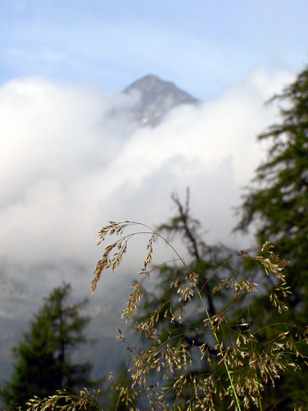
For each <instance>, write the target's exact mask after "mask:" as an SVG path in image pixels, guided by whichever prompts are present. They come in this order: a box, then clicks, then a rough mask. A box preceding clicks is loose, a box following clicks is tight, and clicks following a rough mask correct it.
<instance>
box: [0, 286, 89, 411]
mask: <svg viewBox="0 0 308 411" xmlns="http://www.w3.org/2000/svg"><path fill="white" fill-rule="evenodd" d="M70 294H71V286H70V285H69V284H64V285H63V286H61V287H58V288H55V289H54V290H53V291H52V293H51V294H50V295H49V297H48V298H45V299H44V304H43V306H42V308H41V309H40V311H39V313H38V314H37V315H35V316H34V319H33V320H32V321H31V324H30V329H29V331H28V332H26V333H25V334H24V337H23V340H22V341H21V342H20V343H19V344H18V346H17V347H15V348H14V350H13V354H14V357H15V358H16V363H15V366H14V372H13V375H12V380H11V381H10V382H7V383H6V384H5V385H4V386H3V387H1V391H0V393H1V396H2V398H3V401H4V403H5V405H6V407H7V409H16V408H17V407H19V406H21V407H25V404H26V402H27V401H28V400H29V399H30V398H32V397H33V396H34V395H36V396H39V397H42V398H43V397H46V396H48V395H52V394H55V392H56V390H57V389H60V388H65V389H67V390H69V391H73V390H74V389H78V388H81V387H83V386H87V387H89V386H92V385H93V381H92V380H91V379H90V371H91V367H92V366H91V365H90V364H89V363H82V364H74V363H72V362H71V358H70V357H71V353H72V351H73V350H74V349H75V348H77V347H78V345H79V344H80V343H83V342H85V341H86V338H85V335H84V329H85V327H86V325H87V323H88V321H89V320H88V318H87V317H84V316H81V315H80V309H81V308H82V307H83V306H84V305H85V304H86V300H84V301H81V302H79V303H77V304H72V303H70V302H69V301H68V300H69V297H70Z"/></svg>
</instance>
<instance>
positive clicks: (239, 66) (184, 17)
mask: <svg viewBox="0 0 308 411" xmlns="http://www.w3.org/2000/svg"><path fill="white" fill-rule="evenodd" d="M307 16H308V3H307V1H305V0H255V1H254V0H251V1H249V0H248V1H247V0H243V1H242V0H234V1H229V0H226V1H213V0H202V1H200V0H198V1H194V2H188V1H179V0H164V1H162V0H143V1H141V0H126V1H124V0H118V1H109V0H108V1H106V0H100V1H99V0H88V1H83V0H66V1H63V0H14V1H12V0H1V1H0V27H1V28H0V30H1V31H0V83H4V82H6V81H8V80H10V79H12V78H15V77H21V76H28V75H33V74H34V75H37V74H39V75H43V76H46V77H48V78H50V79H52V80H55V81H59V82H61V83H67V82H73V83H76V84H87V85H92V86H94V87H96V88H98V89H99V90H102V91H104V92H105V93H106V94H107V95H110V94H112V93H114V92H116V91H119V90H121V89H123V88H124V87H126V86H127V85H128V84H130V83H131V82H133V81H134V80H136V79H137V78H139V77H142V76H143V75H146V74H149V73H153V74H157V75H159V76H160V77H162V78H163V79H168V80H172V81H174V82H175V83H177V84H178V85H179V86H180V87H182V88H183V89H185V90H187V91H189V92H190V93H191V94H193V95H195V96H196V97H198V98H200V99H206V98H213V97H214V98H215V97H217V96H220V95H221V94H222V92H223V91H224V90H225V89H226V88H229V87H231V86H234V85H236V84H239V83H240V82H242V81H243V79H244V78H245V77H246V76H247V73H249V72H250V71H251V70H253V69H254V68H256V67H258V66H263V67H267V68H268V69H269V70H273V71H275V70H280V69H288V70H291V71H293V72H299V71H300V70H301V69H302V68H303V66H304V64H305V63H306V62H307V52H308V51H307V38H308V25H307Z"/></svg>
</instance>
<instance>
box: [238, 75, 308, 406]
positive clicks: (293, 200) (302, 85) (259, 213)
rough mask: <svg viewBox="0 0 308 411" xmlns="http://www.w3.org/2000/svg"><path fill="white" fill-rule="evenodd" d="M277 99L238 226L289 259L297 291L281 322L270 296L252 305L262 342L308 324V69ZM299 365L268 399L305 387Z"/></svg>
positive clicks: (289, 274)
mask: <svg viewBox="0 0 308 411" xmlns="http://www.w3.org/2000/svg"><path fill="white" fill-rule="evenodd" d="M272 101H274V102H276V103H279V104H280V107H281V108H280V115H281V117H280V118H281V120H280V122H279V123H277V124H274V125H272V126H271V127H269V129H268V130H267V131H266V132H265V133H263V134H261V135H260V136H259V139H260V140H262V141H267V142H268V144H269V149H268V157H267V159H265V161H264V162H263V163H262V164H261V165H260V166H259V167H258V169H257V170H256V175H255V179H254V183H253V184H252V185H251V187H250V188H249V189H247V191H246V194H245V196H244V199H243V204H242V206H241V207H240V209H239V211H240V213H241V221H240V223H239V224H238V226H237V228H236V229H237V230H243V231H247V230H248V229H249V228H251V227H254V228H255V229H256V238H257V241H258V244H259V246H260V245H261V244H262V243H263V242H264V241H267V240H270V241H272V242H273V243H274V244H275V246H276V247H277V249H278V250H279V255H280V256H281V257H282V258H283V259H287V260H288V264H287V266H286V267H285V268H284V274H285V277H286V281H287V283H288V285H289V286H290V288H291V290H292V293H290V294H288V295H287V296H286V299H285V304H286V305H287V306H288V307H289V310H288V311H286V312H284V313H283V315H282V319H280V320H279V319H278V318H277V314H276V312H275V311H274V310H273V309H272V307H271V306H270V305H269V304H268V303H266V301H265V298H266V296H262V297H260V298H259V299H257V300H256V301H255V303H254V304H253V305H252V306H251V313H252V315H253V316H254V318H255V320H256V321H257V320H258V325H259V327H264V332H263V334H264V335H263V338H270V335H271V333H272V332H273V331H272V330H271V329H269V328H268V325H269V324H275V323H277V322H279V321H283V322H285V323H288V324H293V325H295V326H297V327H306V326H307V312H308V253H307V250H308V68H305V69H304V70H303V71H302V72H301V73H300V74H299V75H298V76H297V78H296V80H295V81H294V83H293V84H291V85H289V86H288V87H286V88H285V89H284V91H283V92H282V94H280V95H277V96H275V97H274V98H273V99H272ZM272 328H273V326H272ZM276 328H279V327H277V326H276ZM306 354H307V355H308V351H306ZM298 364H302V365H303V370H302V372H301V373H296V374H294V373H288V374H287V375H286V376H285V378H282V379H281V380H280V381H279V382H278V383H277V384H276V387H275V390H268V392H267V393H266V394H267V397H268V398H271V397H272V398H273V400H272V402H273V403H275V401H278V399H279V398H281V397H284V395H285V394H286V393H288V392H290V387H295V386H296V387H297V388H298V389H299V390H303V389H305V388H306V386H307V378H308V370H307V367H305V364H304V363H303V361H300V360H298ZM280 406H281V407H282V406H284V405H283V404H281V405H280Z"/></svg>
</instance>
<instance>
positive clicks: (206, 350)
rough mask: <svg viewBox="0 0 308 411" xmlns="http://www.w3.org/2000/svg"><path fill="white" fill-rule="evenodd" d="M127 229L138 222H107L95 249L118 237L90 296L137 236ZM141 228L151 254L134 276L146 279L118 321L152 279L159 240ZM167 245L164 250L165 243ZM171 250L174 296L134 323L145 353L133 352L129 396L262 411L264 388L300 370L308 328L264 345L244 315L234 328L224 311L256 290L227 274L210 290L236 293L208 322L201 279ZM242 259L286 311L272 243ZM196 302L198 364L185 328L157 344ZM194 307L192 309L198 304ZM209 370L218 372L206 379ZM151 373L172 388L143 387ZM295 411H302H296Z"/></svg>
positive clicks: (129, 314)
mask: <svg viewBox="0 0 308 411" xmlns="http://www.w3.org/2000/svg"><path fill="white" fill-rule="evenodd" d="M131 225H136V223H130V222H128V221H125V222H123V223H115V222H110V223H109V225H108V226H106V227H104V228H103V229H102V230H101V232H100V240H99V242H101V241H103V240H104V238H105V237H106V235H113V234H114V235H118V236H120V238H119V239H118V240H117V241H116V242H115V243H113V244H111V245H108V246H107V247H106V248H105V251H104V254H103V256H102V259H101V260H100V261H99V262H98V264H97V266H96V268H95V278H94V280H93V282H92V291H93V290H94V289H95V287H96V284H97V282H98V281H99V279H100V275H101V273H102V271H103V270H104V269H107V268H112V269H113V270H115V269H116V268H117V267H118V266H119V264H120V262H121V261H122V258H123V255H124V253H125V252H126V250H127V243H128V241H129V240H130V239H131V238H132V236H133V235H134V234H128V235H126V236H123V232H124V230H125V229H126V228H127V227H129V226H131ZM140 226H142V227H146V228H147V231H146V233H147V234H149V235H150V238H149V240H148V243H147V250H148V251H147V255H146V258H145V260H144V263H143V268H142V269H141V271H139V273H138V274H140V275H143V278H142V279H141V280H140V281H139V282H136V283H135V284H133V285H132V288H133V292H132V293H131V294H130V295H129V298H128V302H127V304H126V307H125V308H124V311H123V313H122V317H123V318H125V320H126V321H128V320H131V319H132V317H133V315H134V314H135V312H136V310H137V304H138V302H139V301H140V299H141V298H142V296H143V288H142V286H143V282H144V280H145V279H146V278H148V277H149V276H150V273H151V272H152V269H151V264H152V255H153V245H154V241H155V238H156V236H158V237H160V238H163V237H161V236H160V234H159V233H157V232H156V231H154V230H152V229H151V228H149V227H147V226H143V225H140ZM142 233H144V232H142ZM135 234H138V232H137V233H135ZM166 242H167V241H166ZM167 244H169V243H168V242H167ZM169 245H170V244H169ZM170 247H171V249H172V250H173V251H175V253H176V255H177V257H178V259H179V261H181V262H182V264H183V270H180V271H178V275H177V278H176V279H175V280H173V281H172V282H171V284H170V287H171V288H172V289H175V290H174V291H175V293H174V292H173V295H174V297H172V301H169V302H168V308H167V309H166V308H165V307H164V306H159V307H156V308H154V310H153V312H152V313H149V315H148V317H147V318H145V319H144V320H143V321H139V322H138V323H136V324H135V327H136V329H137V330H138V331H141V332H142V333H143V335H144V336H145V337H146V338H147V339H148V341H149V344H148V346H146V348H145V349H144V350H141V351H138V352H137V351H136V350H135V351H133V352H132V358H131V360H132V366H131V368H130V370H129V372H130V375H131V378H132V389H133V390H135V389H136V386H139V387H143V388H142V389H143V392H144V393H145V395H146V397H147V398H148V400H149V403H150V404H152V405H151V406H153V407H157V408H153V409H165V410H167V409H169V408H168V407H169V406H167V405H166V402H164V401H165V396H166V395H167V394H168V393H170V392H171V391H173V392H174V395H175V396H174V403H173V406H172V408H171V409H172V410H175V409H182V408H181V407H182V405H179V404H182V402H181V401H182V400H183V396H184V397H185V398H186V400H185V407H186V408H185V409H187V410H213V411H214V410H215V403H216V402H217V401H218V399H220V401H226V399H228V400H229V401H230V408H232V409H234V410H249V409H251V407H255V408H256V409H262V397H263V393H264V389H265V387H266V385H267V384H271V385H273V386H274V385H275V383H276V381H277V380H278V379H279V378H280V377H281V375H283V374H284V373H285V372H286V370H287V369H293V370H294V371H297V370H299V365H298V363H297V362H296V358H300V357H303V354H302V350H301V346H300V344H307V343H308V339H307V329H305V330H299V331H298V333H297V334H296V333H294V332H292V333H291V332H289V331H288V329H286V331H283V332H281V331H280V333H279V334H278V335H277V336H276V337H275V336H274V337H273V338H271V339H270V340H266V342H263V340H262V338H260V339H259V334H258V333H259V331H258V330H254V331H252V329H251V319H250V318H249V310H248V309H247V311H246V312H245V313H244V314H243V318H242V319H239V320H238V321H237V322H235V323H234V321H233V322H232V323H231V322H230V319H229V314H228V310H230V309H231V308H232V309H233V306H235V304H237V303H240V304H242V303H241V302H245V301H246V302H248V301H249V299H248V296H249V295H250V294H251V293H256V292H258V287H259V286H258V284H257V283H255V282H252V281H250V280H248V279H247V278H245V277H244V276H243V275H239V274H238V273H237V272H232V271H231V272H230V275H229V277H228V278H223V279H221V280H220V282H219V284H218V285H216V286H215V287H214V289H213V291H212V295H214V294H219V293H222V292H225V291H226V290H227V291H228V292H231V293H233V295H234V298H233V300H232V303H231V304H229V305H227V306H226V307H222V308H221V309H220V310H219V311H218V312H216V313H215V314H213V315H209V313H208V311H207V309H206V306H205V304H204V302H203V300H202V296H201V294H200V290H199V285H198V282H199V274H198V273H196V272H193V271H191V270H190V269H189V268H188V267H187V266H186V264H185V262H184V260H183V259H182V258H181V257H180V256H179V255H178V253H177V252H176V250H175V249H174V248H173V247H172V246H171V245H170ZM242 257H244V258H249V259H252V260H254V261H255V263H258V264H260V265H261V266H262V267H263V269H264V271H265V273H266V275H267V276H272V275H273V276H274V277H273V278H274V279H275V281H274V283H275V286H274V287H273V289H272V291H271V293H270V301H271V302H272V304H273V305H275V306H277V308H278V311H279V312H282V311H283V310H286V309H287V306H286V304H285V303H284V299H285V298H286V297H287V296H288V294H290V289H289V287H288V286H287V284H286V281H285V276H284V274H283V268H284V267H285V265H286V263H287V262H286V261H284V260H280V259H279V257H278V256H277V255H276V254H275V253H274V252H273V246H272V245H271V243H270V242H266V243H265V244H264V245H263V247H262V249H261V251H260V253H259V254H257V255H256V256H255V257H251V256H250V255H248V253H247V252H245V253H242ZM201 286H202V285H201ZM195 295H196V296H197V297H199V299H200V303H201V306H203V308H204V312H205V314H204V328H203V330H204V332H203V338H204V342H203V343H202V344H201V345H199V357H198V356H197V355H196V353H195V354H194V355H192V354H191V352H190V348H191V346H190V345H189V344H187V343H185V342H184V340H185V339H184V335H189V332H190V331H189V330H188V329H187V330H185V328H183V335H182V336H181V337H180V336H179V334H176V333H175V334H174V335H173V333H172V332H169V333H168V335H167V336H166V335H165V336H164V337H163V338H161V334H160V320H161V319H165V320H166V319H169V321H170V322H171V324H173V325H174V327H175V328H174V329H175V330H176V329H177V328H176V327H178V326H179V324H181V322H182V317H183V316H185V315H186V314H187V310H186V306H187V305H188V304H189V303H190V302H191V301H192V300H193V299H194V297H195ZM222 295H223V294H222ZM193 301H194V304H196V299H194V300H193ZM241 306H243V305H241ZM286 328H288V327H286ZM198 332H199V331H198ZM175 337H176V338H177V340H176V341H177V342H176V344H174V342H175V340H174V338H175ZM120 339H121V340H123V336H122V335H120ZM214 341H215V343H214ZM303 358H304V357H303ZM304 359H305V358H304ZM196 361H197V363H198V361H199V363H198V364H200V361H203V364H204V363H205V364H206V366H205V370H208V371H206V372H205V373H202V372H198V373H195V372H194V373H192V372H191V371H192V370H193V369H194V368H193V367H194V364H195V363H196ZM197 369H198V367H197ZM212 369H214V370H215V372H213V373H211V372H210V370H212ZM153 371H156V372H158V373H160V374H159V375H161V377H162V378H163V379H165V381H169V384H167V386H164V385H162V386H160V384H157V386H155V387H154V386H153V385H151V384H148V378H149V375H150V373H151V372H153ZM170 381H173V382H172V383H171V382H170ZM149 387H151V388H149ZM187 390H189V392H190V396H189V397H188V398H187V397H186V396H187ZM127 393H128V391H125V390H122V391H121V395H122V396H123V398H125V395H126V394H127ZM127 401H128V400H127ZM127 403H128V402H127ZM153 404H155V405H153ZM162 404H164V405H162ZM298 404H299V402H298ZM162 407H165V408H162ZM298 409H300V405H299V406H298Z"/></svg>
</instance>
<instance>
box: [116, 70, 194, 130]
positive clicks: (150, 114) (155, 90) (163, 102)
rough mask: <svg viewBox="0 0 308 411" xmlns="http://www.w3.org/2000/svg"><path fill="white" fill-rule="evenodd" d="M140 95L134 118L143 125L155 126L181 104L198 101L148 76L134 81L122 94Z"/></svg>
mask: <svg viewBox="0 0 308 411" xmlns="http://www.w3.org/2000/svg"><path fill="white" fill-rule="evenodd" d="M135 91H137V92H138V93H140V95H141V97H140V103H139V105H138V107H136V108H135V118H136V121H137V122H140V123H142V124H143V125H150V126H156V125H157V124H158V123H159V122H160V120H161V119H162V118H163V116H164V115H165V114H166V113H167V112H168V111H170V110H171V109H172V108H174V107H176V106H179V105H181V104H197V103H198V100H197V99H196V98H194V97H192V96H191V95H190V94H188V93H186V92H185V91H183V90H181V89H179V88H178V87H177V86H176V85H175V84H174V83H172V82H171V81H165V80H162V79H160V78H159V77H158V76H155V75H153V74H148V75H146V76H144V77H142V78H140V79H139V80H136V81H134V82H133V83H132V84H131V85H130V86H128V87H127V88H126V89H125V90H124V91H123V92H124V93H126V94H130V93H132V92H135Z"/></svg>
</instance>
